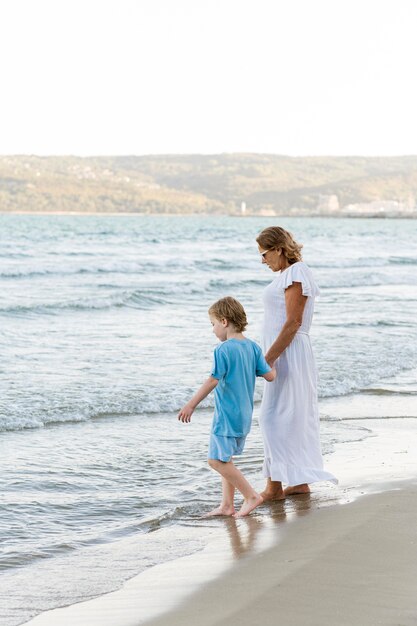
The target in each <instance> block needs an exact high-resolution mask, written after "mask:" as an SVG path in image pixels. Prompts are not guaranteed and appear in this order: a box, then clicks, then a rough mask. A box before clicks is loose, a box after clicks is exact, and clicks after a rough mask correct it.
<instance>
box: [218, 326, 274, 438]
mask: <svg viewBox="0 0 417 626" xmlns="http://www.w3.org/2000/svg"><path fill="white" fill-rule="evenodd" d="M270 371H271V368H270V367H269V365H268V363H267V362H266V361H265V358H264V355H263V354H262V350H261V348H260V347H259V346H258V344H257V343H255V342H254V341H252V340H251V339H246V338H245V339H228V340H227V341H223V342H222V343H221V344H219V345H218V346H217V347H216V348H215V350H214V363H213V369H212V372H211V375H212V376H213V377H214V378H217V379H218V380H219V382H218V384H217V387H216V388H215V390H214V418H213V425H212V432H213V433H215V434H216V435H223V436H226V437H244V436H246V435H247V434H248V432H249V431H250V427H251V422H252V412H253V394H254V390H255V378H256V376H262V375H263V374H267V373H268V372H270Z"/></svg>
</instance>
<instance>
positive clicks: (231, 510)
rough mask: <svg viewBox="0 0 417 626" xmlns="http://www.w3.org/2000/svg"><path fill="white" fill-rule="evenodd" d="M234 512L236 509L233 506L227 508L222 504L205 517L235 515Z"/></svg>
mask: <svg viewBox="0 0 417 626" xmlns="http://www.w3.org/2000/svg"><path fill="white" fill-rule="evenodd" d="M234 512H235V509H234V507H233V506H225V505H223V504H221V505H220V506H218V507H217V509H213V510H212V511H209V512H208V513H205V515H203V517H216V516H217V515H233V514H234Z"/></svg>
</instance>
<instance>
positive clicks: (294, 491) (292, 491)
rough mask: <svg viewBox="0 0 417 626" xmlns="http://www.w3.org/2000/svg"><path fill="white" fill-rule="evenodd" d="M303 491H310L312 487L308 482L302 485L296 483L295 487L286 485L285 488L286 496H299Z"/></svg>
mask: <svg viewBox="0 0 417 626" xmlns="http://www.w3.org/2000/svg"><path fill="white" fill-rule="evenodd" d="M303 493H304V494H305V493H310V487H309V486H308V485H307V483H303V484H302V485H294V486H293V487H286V488H285V489H284V494H285V496H297V495H299V494H303ZM285 496H284V497H285Z"/></svg>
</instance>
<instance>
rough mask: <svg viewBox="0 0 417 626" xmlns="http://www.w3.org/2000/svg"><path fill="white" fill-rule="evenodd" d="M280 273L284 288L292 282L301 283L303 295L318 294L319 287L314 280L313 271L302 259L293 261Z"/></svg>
mask: <svg viewBox="0 0 417 626" xmlns="http://www.w3.org/2000/svg"><path fill="white" fill-rule="evenodd" d="M282 274H283V283H284V288H285V289H287V287H290V286H291V285H292V284H293V283H301V284H302V289H303V295H304V296H318V295H319V293H320V292H319V288H318V286H317V284H316V281H315V280H314V277H313V272H312V271H311V269H310V267H309V266H308V265H307V263H304V261H297V262H296V263H293V264H292V265H290V267H288V268H287V269H286V270H285V271H284V272H283V273H282Z"/></svg>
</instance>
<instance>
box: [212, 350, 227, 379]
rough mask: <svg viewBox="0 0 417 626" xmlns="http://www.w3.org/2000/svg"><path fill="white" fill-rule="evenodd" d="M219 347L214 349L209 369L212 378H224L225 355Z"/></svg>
mask: <svg viewBox="0 0 417 626" xmlns="http://www.w3.org/2000/svg"><path fill="white" fill-rule="evenodd" d="M221 347H222V346H217V348H215V350H214V355H213V367H212V370H211V376H213V378H217V379H218V380H220V379H221V378H224V376H226V373H227V356H226V354H225V352H224V350H222V349H221Z"/></svg>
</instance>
